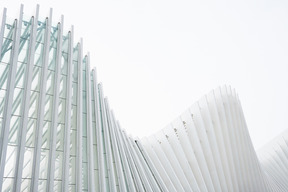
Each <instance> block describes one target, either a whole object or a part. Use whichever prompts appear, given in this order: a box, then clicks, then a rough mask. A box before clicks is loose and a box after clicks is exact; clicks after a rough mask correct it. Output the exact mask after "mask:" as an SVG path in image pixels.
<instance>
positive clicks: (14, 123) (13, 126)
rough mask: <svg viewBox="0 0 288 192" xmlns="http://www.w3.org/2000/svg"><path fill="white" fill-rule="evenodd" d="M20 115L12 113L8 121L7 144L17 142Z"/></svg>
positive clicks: (15, 143)
mask: <svg viewBox="0 0 288 192" xmlns="http://www.w3.org/2000/svg"><path fill="white" fill-rule="evenodd" d="M19 121H20V117H18V116H14V115H12V117H11V121H10V129H9V137H8V144H10V145H17V144H18V135H17V134H18V127H19Z"/></svg>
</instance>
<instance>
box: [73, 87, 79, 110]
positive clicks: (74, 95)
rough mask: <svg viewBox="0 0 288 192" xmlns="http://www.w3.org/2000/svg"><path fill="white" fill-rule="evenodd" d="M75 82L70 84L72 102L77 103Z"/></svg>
mask: <svg viewBox="0 0 288 192" xmlns="http://www.w3.org/2000/svg"><path fill="white" fill-rule="evenodd" d="M77 86H78V84H77V83H73V84H72V104H73V105H77Z"/></svg>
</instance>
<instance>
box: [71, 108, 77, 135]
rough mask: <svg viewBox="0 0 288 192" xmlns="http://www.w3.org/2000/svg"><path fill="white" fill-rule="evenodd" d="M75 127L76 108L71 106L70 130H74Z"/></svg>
mask: <svg viewBox="0 0 288 192" xmlns="http://www.w3.org/2000/svg"><path fill="white" fill-rule="evenodd" d="M76 127H77V107H76V106H74V105H72V114H71V129H73V130H76Z"/></svg>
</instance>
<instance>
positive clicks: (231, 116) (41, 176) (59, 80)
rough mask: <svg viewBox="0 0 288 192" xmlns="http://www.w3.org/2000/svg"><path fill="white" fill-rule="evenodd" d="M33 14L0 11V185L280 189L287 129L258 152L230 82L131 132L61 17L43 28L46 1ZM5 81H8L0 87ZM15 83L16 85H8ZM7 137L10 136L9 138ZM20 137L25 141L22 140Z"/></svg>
mask: <svg viewBox="0 0 288 192" xmlns="http://www.w3.org/2000/svg"><path fill="white" fill-rule="evenodd" d="M38 15H39V6H37V8H36V14H35V17H32V19H31V21H30V20H29V21H26V20H25V19H24V20H23V5H22V6H21V8H20V16H19V19H18V20H15V21H14V23H13V25H12V26H10V25H11V23H10V24H9V23H6V22H7V21H6V9H4V10H3V16H2V23H1V29H0V51H1V60H0V62H1V65H3V66H4V67H2V68H1V70H2V69H3V70H4V71H0V72H1V73H0V74H3V75H2V76H1V77H0V91H2V92H3V93H4V92H5V94H6V95H5V97H4V100H2V101H1V103H0V110H2V113H0V114H3V118H2V116H1V117H0V120H2V124H1V125H0V126H1V135H0V138H1V139H0V188H1V190H2V191H16V192H20V191H24V190H26V191H31V192H32V191H58V190H59V191H63V192H66V191H101V192H102V191H120V192H124V191H130V192H134V191H143V192H144V191H153V192H154V191H165V192H166V191H175V192H180V191H201V192H205V191H206V192H208V191H209V192H213V191H229V192H230V191H235V192H237V191H239V192H242V191H261V192H262V191H263V192H265V191H287V190H288V185H287V183H288V182H287V181H288V180H287V178H288V132H285V133H283V134H282V135H281V136H279V137H278V138H276V139H275V140H274V141H272V142H271V143H269V145H267V146H266V147H265V148H264V149H263V150H260V151H259V152H258V157H257V155H256V152H255V149H254V148H253V145H252V142H251V139H250V136H249V132H248V129H247V125H246V122H245V118H244V113H243V109H242V107H241V103H240V100H239V97H238V95H237V94H236V91H235V90H234V89H232V88H231V87H230V86H223V87H219V88H217V89H215V90H213V91H212V92H210V93H209V94H207V95H206V96H204V97H203V98H202V99H200V100H199V101H198V102H196V103H195V104H194V105H192V106H191V107H190V108H188V110H186V111H185V112H184V113H183V114H181V115H180V116H179V117H178V118H176V119H175V120H173V121H172V122H171V123H170V124H168V125H167V126H166V127H165V128H164V129H162V130H161V131H159V132H158V133H156V134H155V135H152V136H150V137H145V138H142V139H138V138H137V139H134V138H132V137H130V136H128V135H127V133H126V132H125V131H124V129H122V128H121V127H120V124H119V122H118V121H117V120H116V118H115V116H114V113H113V112H112V111H111V109H110V106H109V104H108V100H107V98H105V96H104V94H103V86H102V84H101V83H100V84H98V82H97V78H96V69H93V70H92V71H91V70H90V65H91V63H90V54H89V53H88V54H87V55H86V56H85V57H84V58H83V41H82V39H81V40H80V42H79V43H78V44H77V45H76V47H74V37H73V26H72V29H71V31H70V32H68V34H62V33H63V22H64V20H63V16H62V18H61V21H60V22H59V23H58V24H57V26H52V25H51V22H52V9H51V10H50V14H49V17H47V18H46V19H45V21H39V19H38ZM30 22H31V23H30ZM30 25H31V26H30ZM22 27H23V29H21V28H22ZM6 30H7V31H6ZM43 34H44V35H43ZM55 34H57V37H55ZM4 36H5V37H4ZM10 38H11V40H9V39H10ZM43 38H44V39H43ZM7 39H8V40H7ZM27 42H28V46H27V48H26V49H25V47H24V45H25V43H27ZM11 45H12V46H11ZM37 48H39V49H37ZM10 49H12V51H11V55H10V60H9V61H7V57H8V54H7V53H8V51H9V50H10ZM39 50H40V51H39ZM54 51H56V52H55V53H56V55H54ZM6 54H7V55H6ZM4 56H6V60H5V62H2V58H4ZM35 58H37V59H35ZM63 58H64V60H63ZM19 62H23V63H27V64H26V70H25V68H24V65H22V64H21V63H20V65H19V66H20V67H19V69H17V65H18V63H19ZM53 65H55V66H53ZM66 65H67V66H66ZM76 66H77V67H76ZM39 71H41V72H39ZM84 74H86V75H84ZM5 81H7V88H5V87H4V88H3V87H2V86H3V85H4V83H5ZM20 81H22V83H23V87H20V88H19V87H15V85H17V83H18V82H20ZM35 82H36V85H35ZM37 85H38V86H37ZM6 89H7V90H6ZM17 89H18V90H17ZM19 89H21V90H20V91H22V90H23V91H22V92H23V95H21V94H19ZM17 91H18V92H17ZM14 92H15V96H14ZM63 103H64V104H63ZM62 105H65V107H62ZM18 107H19V111H20V112H19V114H17V115H15V114H14V113H13V112H14V110H15V109H17V108H18ZM60 107H61V108H60ZM31 109H32V112H33V113H32V115H31V114H30V110H31ZM60 112H61V113H60ZM63 113H65V115H61V114H63ZM47 114H48V115H47ZM49 114H51V115H50V116H49ZM14 116H15V117H17V119H19V122H18V121H17V120H16V121H17V123H18V124H17V123H16V125H18V126H16V127H15V120H11V117H14ZM46 116H48V117H46ZM64 116H65V117H64ZM72 117H73V118H72ZM31 122H32V123H31ZM48 122H49V123H48ZM47 125H48V126H47ZM33 126H34V127H35V128H34V127H33ZM44 126H45V131H44V128H43V127H44ZM31 127H32V128H31ZM28 128H29V129H28ZM31 129H33V130H32V133H31ZM29 131H30V132H29ZM28 133H29V134H30V135H29V134H28ZM13 134H14V135H13ZM11 135H12V136H11ZM27 135H29V138H27ZM31 135H32V136H31ZM47 135H48V136H47ZM8 137H9V138H8ZM11 137H16V138H17V139H16V140H17V141H16V142H15V143H12V144H11V143H9V142H10V140H9V139H10V138H11ZM31 137H33V138H32V139H31ZM42 137H43V138H44V137H45V139H42ZM29 142H32V143H33V145H32V146H26V144H27V143H29ZM59 145H60V148H59ZM9 147H12V149H11V148H9ZM26 152H27V154H28V155H26ZM27 159H28V160H27ZM27 162H28V163H29V162H31V165H30V166H31V168H30V170H29V169H28V168H27ZM25 163H26V164H25ZM5 170H7V171H8V172H9V171H10V172H11V173H7V174H6V172H5ZM24 173H25V174H24ZM9 174H10V175H9ZM56 187H57V188H56Z"/></svg>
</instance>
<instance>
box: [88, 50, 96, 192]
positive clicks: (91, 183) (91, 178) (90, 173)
mask: <svg viewBox="0 0 288 192" xmlns="http://www.w3.org/2000/svg"><path fill="white" fill-rule="evenodd" d="M86 66H87V68H86V95H87V99H86V102H87V144H88V147H87V148H88V149H87V151H88V154H87V155H88V189H89V191H95V183H94V179H95V178H94V160H93V130H92V107H91V103H92V100H91V72H90V54H89V53H88V54H87V62H86Z"/></svg>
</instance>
